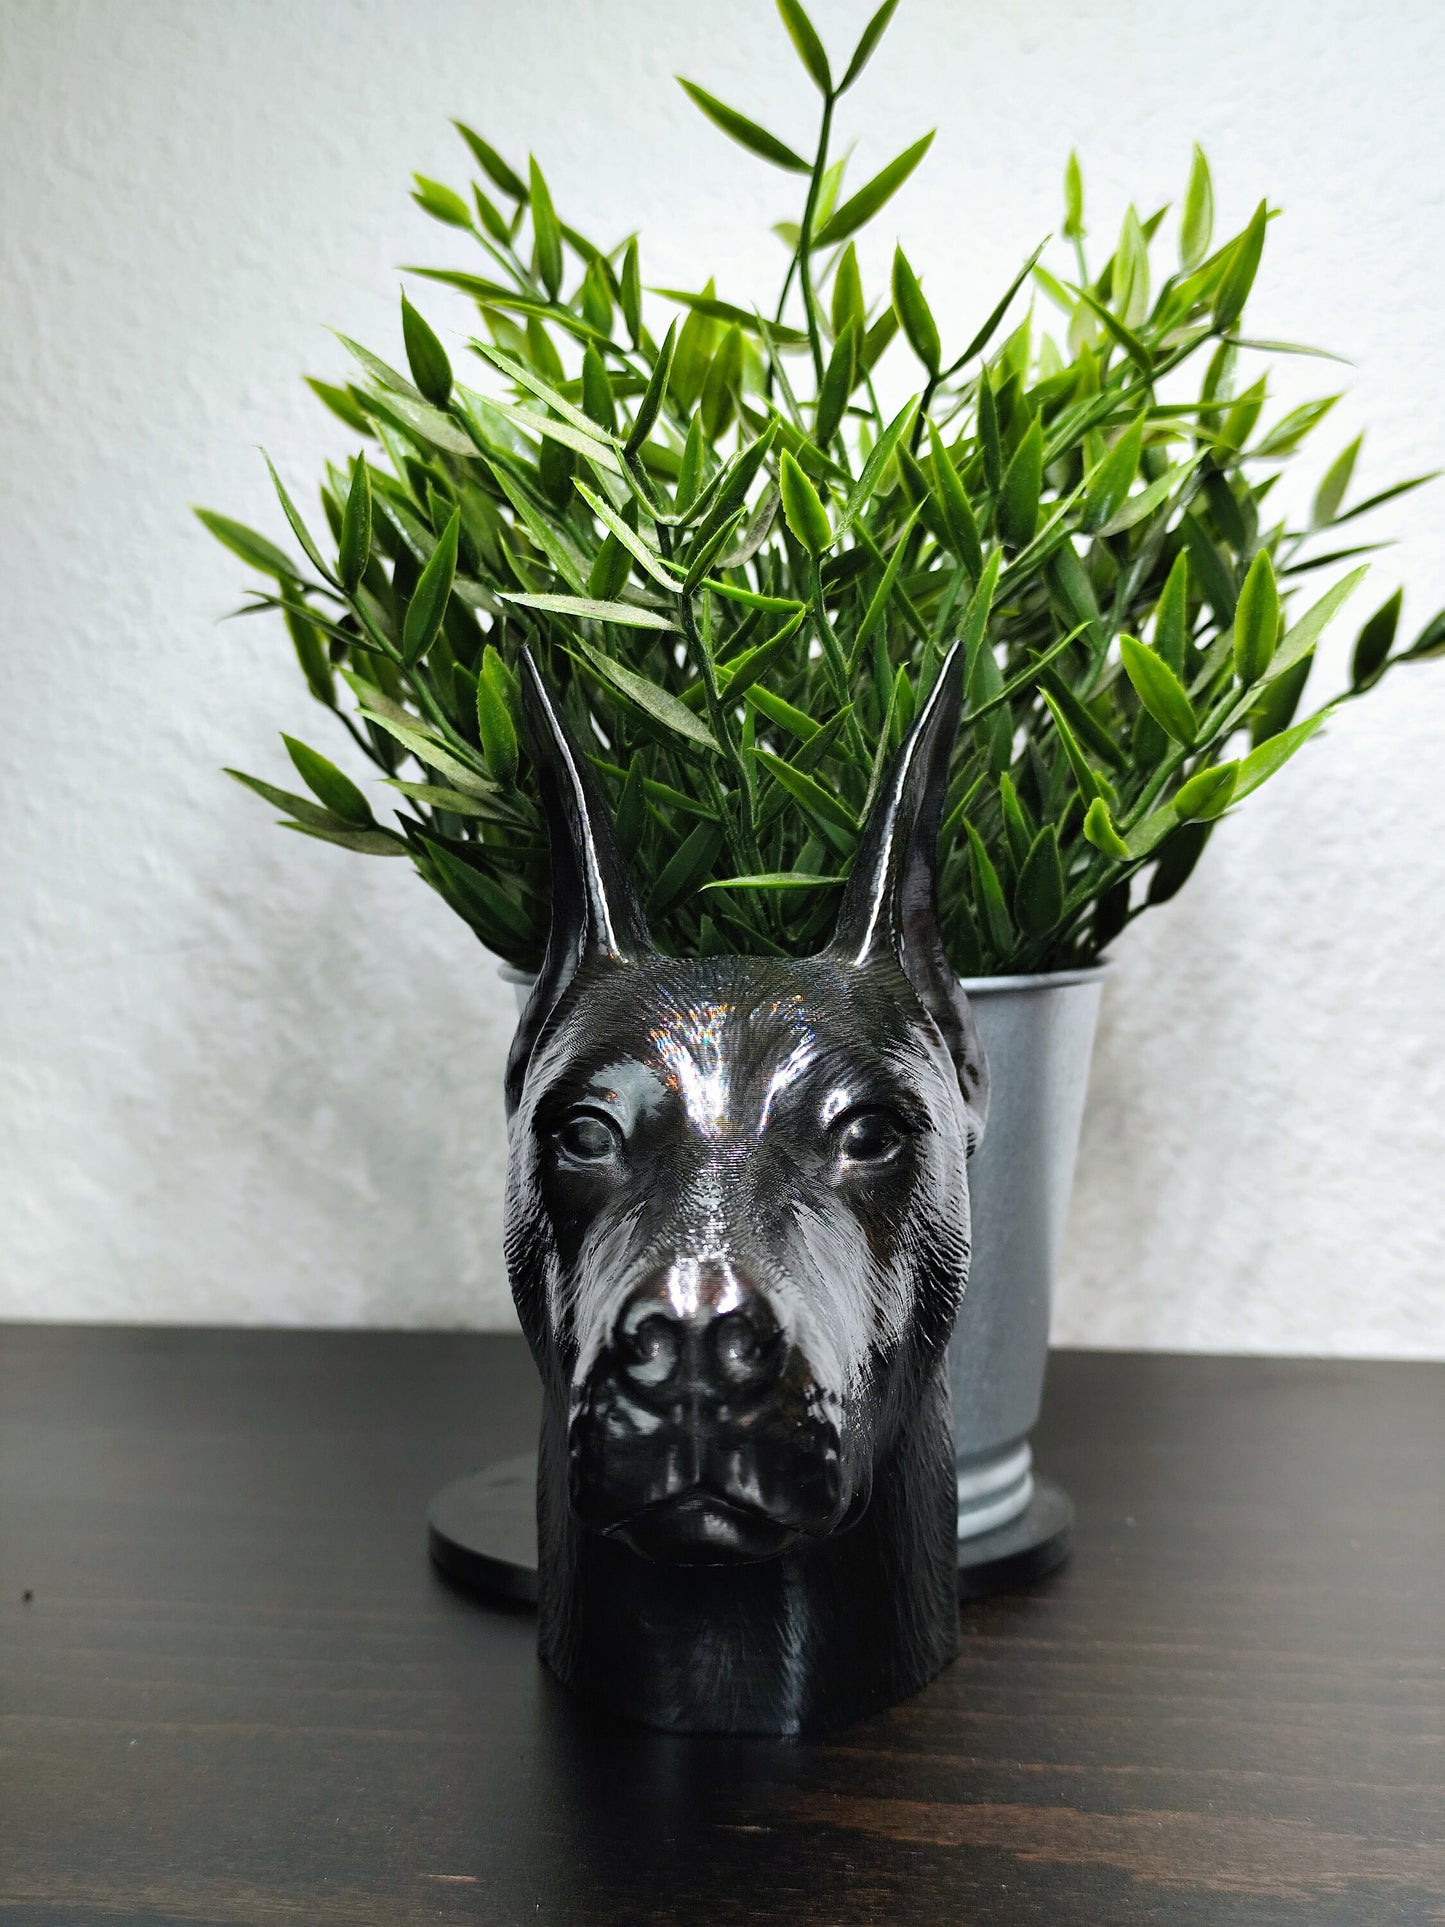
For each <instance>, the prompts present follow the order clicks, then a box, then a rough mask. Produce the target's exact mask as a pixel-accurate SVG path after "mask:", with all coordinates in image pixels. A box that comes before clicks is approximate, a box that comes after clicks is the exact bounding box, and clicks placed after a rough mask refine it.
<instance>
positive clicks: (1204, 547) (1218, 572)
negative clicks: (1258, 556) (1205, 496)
mask: <svg viewBox="0 0 1445 1927" xmlns="http://www.w3.org/2000/svg"><path fill="white" fill-rule="evenodd" d="M1179 526H1180V528H1181V529H1182V530H1183V532H1184V539H1185V541H1186V542H1187V543H1188V545H1189V559H1190V561H1191V562H1192V563H1193V564H1194V572H1195V574H1196V575H1197V576H1198V578H1199V583H1200V587H1201V588H1202V589H1203V590H1204V593H1205V595H1206V596H1207V597H1208V599H1209V606H1210V607H1211V608H1212V609H1213V611H1214V615H1215V620H1216V621H1217V622H1218V624H1219V626H1220V628H1221V629H1227V628H1229V626H1230V625H1231V624H1232V623H1233V621H1234V609H1235V603H1236V601H1237V599H1238V595H1237V591H1236V589H1235V585H1234V574H1233V571H1232V570H1231V569H1230V566H1229V564H1228V562H1227V561H1226V560H1225V558H1224V557H1223V556H1222V555H1221V554H1220V552H1219V550H1218V549H1217V548H1216V547H1215V546H1214V544H1213V542H1211V541H1210V539H1209V535H1208V533H1207V531H1206V530H1205V527H1204V524H1203V523H1202V522H1201V521H1200V520H1199V519H1198V517H1197V516H1195V515H1193V514H1192V513H1186V514H1185V515H1184V516H1182V517H1181V518H1180V523H1179Z"/></svg>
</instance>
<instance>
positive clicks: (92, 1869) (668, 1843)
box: [0, 1326, 1445, 1927]
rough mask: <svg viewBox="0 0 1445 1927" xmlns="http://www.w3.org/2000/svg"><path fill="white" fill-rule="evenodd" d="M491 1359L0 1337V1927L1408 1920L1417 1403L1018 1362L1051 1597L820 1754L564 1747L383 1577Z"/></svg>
mask: <svg viewBox="0 0 1445 1927" xmlns="http://www.w3.org/2000/svg"><path fill="white" fill-rule="evenodd" d="M535 1407H536V1399H535V1393H534V1388H533V1383H532V1377H531V1370H530V1367H529V1365H528V1363H527V1360H526V1358H525V1355H524V1353H523V1351H522V1349H521V1346H520V1344H518V1343H516V1342H514V1341H511V1340H508V1339H496V1338H490V1339H489V1338H478V1337H448V1336H441V1335H425V1336H421V1335H408V1336H397V1335H390V1334H377V1335H370V1334H368V1335H359V1334H358V1335H350V1334H331V1335H317V1334H312V1333H275V1332H270V1333H260V1332H247V1333H238V1332H227V1331H213V1332H192V1331H160V1330H152V1331H131V1330H76V1329H58V1328H50V1327H28V1328H27V1327H13V1326H12V1327H9V1328H4V1327H0V1920H3V1921H4V1922H6V1923H16V1922H24V1923H42V1922H43V1923H47V1927H49V1924H50V1923H54V1924H56V1927H59V1923H64V1927H81V1924H82V1923H88V1922H114V1921H117V1920H128V1921H134V1920H148V1921H149V1920H154V1921H168V1922H174V1921H195V1922H201V1921H205V1922H226V1923H245V1924H246V1927H252V1924H253V1923H255V1924H257V1927H261V1924H265V1923H273V1922H287V1923H296V1927H326V1924H328V1923H336V1927H371V1924H372V1923H374V1924H375V1927H404V1924H405V1923H410V1922H422V1921H442V1922H456V1921H497V1922H530V1921H543V1922H553V1921H569V1922H570V1921H575V1922H586V1923H589V1927H590V1923H594V1922H606V1921H641V1922H656V1923H659V1924H661V1927H677V1924H678V1923H686V1922H706V1923H714V1922H728V1921H741V1920H757V1921H808V1922H818V1923H828V1927H834V1924H835V1923H844V1922H855V1921H859V1922H861V1921H870V1922H871V1921H881V1922H890V1923H891V1922H894V1921H903V1922H910V1923H911V1922H920V1923H921V1922H934V1921H940V1922H941V1921H948V1922H959V1923H963V1922H995V1921H997V1922H1010V1921H1030V1922H1039V1923H1049V1924H1050V1927H1057V1924H1059V1923H1073V1922H1080V1923H1106V1922H1136V1921H1161V1922H1170V1921H1180V1922H1186V1921H1187V1922H1191V1923H1200V1922H1241V1921H1248V1922H1281V1923H1283V1922H1289V1923H1300V1924H1301V1927H1302V1924H1303V1923H1309V1927H1325V1923H1336V1922H1338V1923H1345V1922H1348V1923H1350V1927H1356V1924H1357V1923H1373V1922H1397V1921H1400V1922H1416V1921H1419V1922H1427V1921H1436V1922H1438V1921H1442V1920H1445V1850H1442V1847H1441V1845H1440V1843H1439V1833H1440V1823H1441V1818H1442V1804H1445V1803H1442V1794H1441V1786H1440V1782H1441V1779H1442V1773H1441V1751H1440V1747H1441V1734H1442V1729H1445V1717H1442V1686H1441V1673H1440V1669H1439V1661H1440V1658H1441V1633H1442V1599H1445V1564H1442V1533H1441V1525H1442V1518H1441V1473H1442V1466H1445V1435H1442V1424H1445V1373H1442V1372H1441V1371H1440V1370H1439V1369H1438V1368H1432V1367H1428V1366H1412V1365H1388V1364H1336V1363H1312V1362H1300V1361H1291V1362H1285V1361H1270V1360H1241V1359H1205V1358H1174V1357H1161V1356H1152V1357H1145V1356H1139V1357H1135V1356H1122V1355H1108V1354H1097V1353H1096V1354H1088V1353H1075V1354H1062V1355H1060V1356H1058V1357H1057V1358H1056V1359H1055V1360H1054V1363H1053V1367H1052V1376H1051V1382H1050V1388H1049V1397H1048V1410H1047V1415H1046V1419H1045V1422H1044V1425H1043V1428H1042V1431H1041V1434H1040V1438H1039V1441H1038V1445H1039V1456H1040V1459H1041V1461H1042V1463H1043V1464H1044V1465H1045V1466H1046V1467H1047V1468H1048V1469H1050V1470H1051V1471H1053V1472H1054V1473H1055V1474H1057V1475H1058V1476H1059V1477H1060V1478H1062V1479H1063V1480H1064V1481H1065V1482H1066V1483H1067V1484H1068V1485H1069V1487H1070V1489H1071V1490H1072V1492H1073V1494H1074V1496H1075V1498H1076V1499H1077V1501H1078V1506H1079V1532H1078V1550H1077V1552H1076V1554H1075V1557H1074V1560H1073V1563H1072V1564H1071V1565H1070V1566H1069V1567H1068V1568H1067V1569H1066V1570H1064V1571H1063V1572H1061V1573H1059V1574H1058V1575H1056V1576H1055V1577H1054V1578H1053V1579H1051V1580H1048V1581H1046V1582H1045V1583H1044V1584H1043V1585H1041V1586H1039V1587H1038V1588H1037V1589H1036V1590H1034V1591H1032V1592H1029V1593H1025V1594H1020V1595H1017V1596H1015V1597H1012V1598H1007V1599H999V1600H995V1601H993V1602H991V1603H989V1604H986V1605H983V1606H974V1607H970V1608H968V1609H967V1611H966V1613H965V1638H964V1651H963V1656H962V1658H961V1659H959V1661H958V1662H957V1664H956V1665H955V1666H953V1667H952V1668H951V1669H950V1671H949V1672H948V1673H947V1674H946V1675H945V1676H944V1677H943V1678H942V1679H941V1680H939V1681H938V1682H937V1683H936V1684H935V1685H934V1686H933V1687H931V1688H930V1689H929V1690H928V1691H927V1692H925V1693H924V1694H922V1695H921V1696H920V1697H919V1698H918V1699H916V1700H914V1701H912V1702H911V1703H910V1704H908V1705H906V1706H902V1707H899V1708H897V1709H895V1710H894V1711H893V1712H891V1713H889V1714H887V1715H885V1716H883V1717H881V1718H878V1719H874V1720H870V1721H868V1722H867V1723H866V1724H864V1725H861V1726H858V1727H855V1728H853V1729H851V1730H850V1731H848V1732H846V1733H844V1734H842V1735H840V1736H838V1737H837V1738H836V1739H835V1740H833V1741H832V1742H831V1743H830V1744H826V1745H807V1746H787V1745H775V1744H771V1743H765V1742H754V1741H749V1742H745V1743H744V1742H714V1741H700V1740H679V1739H668V1738H664V1737H660V1736H658V1735H654V1734H648V1733H645V1732H641V1731H637V1730H632V1729H626V1728H620V1727H616V1726H611V1725H608V1724H606V1723H604V1722H602V1721H600V1720H598V1719H595V1718H593V1717H592V1716H590V1715H588V1714H587V1713H585V1712H583V1711H582V1710H580V1709H578V1708H577V1707H576V1706H574V1705H573V1704H571V1703H570V1702H569V1701H568V1700H567V1698H566V1697H565V1696H564V1695H563V1693H562V1692H561V1690H560V1689H559V1688H557V1687H556V1686H555V1685H554V1684H553V1682H552V1681H551V1680H550V1679H549V1678H548V1677H547V1676H546V1675H545V1674H544V1673H543V1672H542V1671H541V1669H540V1668H539V1667H538V1665H537V1663H536V1661H535V1659H534V1657H533V1650H532V1639H533V1627H532V1621H531V1619H530V1617H529V1616H528V1615H527V1614H525V1613H522V1612H513V1613H509V1612H504V1611H496V1610H492V1609H489V1608H487V1607H484V1606H481V1605H478V1604H475V1603H473V1602H472V1601H471V1600H469V1599H467V1598H465V1597H463V1596H462V1595H460V1594H458V1593H456V1592H453V1591H451V1590H449V1589H448V1587H447V1585H446V1584H445V1583H444V1582H443V1581H442V1580H441V1579H440V1578H438V1577H437V1576H436V1575H435V1574H434V1573H433V1572H432V1571H431V1570H430V1569H429V1567H428V1565H427V1561H426V1557H425V1552H424V1531H423V1514H424V1508H425V1505H426V1501H427V1498H428V1496H429V1494H430V1493H431V1491H432V1490H433V1488H434V1487H436V1486H437V1485H439V1484H441V1483H442V1482H443V1481H445V1480H446V1479H448V1478H450V1477H452V1476H454V1475H455V1474H457V1473H459V1472H461V1471H464V1470H466V1469H468V1468H469V1467H471V1466H472V1465H474V1464H478V1463H480V1462H482V1461H484V1460H486V1459H488V1458H492V1457H500V1456H503V1455H505V1454H508V1453H511V1452H515V1451H517V1450H519V1449H521V1448H523V1447H524V1446H525V1445H526V1444H527V1443H528V1442H529V1439H530V1433H531V1430H532V1425H533V1419H534V1414H535Z"/></svg>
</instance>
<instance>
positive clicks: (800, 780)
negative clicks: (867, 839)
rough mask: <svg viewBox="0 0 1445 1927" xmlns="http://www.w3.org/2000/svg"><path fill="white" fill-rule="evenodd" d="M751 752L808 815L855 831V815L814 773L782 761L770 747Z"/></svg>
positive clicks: (856, 824) (852, 832) (851, 831)
mask: <svg viewBox="0 0 1445 1927" xmlns="http://www.w3.org/2000/svg"><path fill="white" fill-rule="evenodd" d="M755 754H756V756H757V759H758V761H759V762H760V763H761V764H762V766H763V768H764V769H765V770H767V772H768V774H769V775H770V776H771V777H772V778H773V779H774V781H775V782H777V783H779V784H781V785H782V787H783V788H784V789H785V790H786V791H787V792H788V794H789V796H791V797H792V798H793V800H794V801H795V802H797V803H801V804H802V806H803V808H804V809H805V810H807V811H808V813H809V815H811V816H814V817H816V818H818V819H819V820H820V821H822V822H824V823H831V824H833V825H834V827H835V828H837V829H842V830H847V831H848V832H849V833H850V835H853V836H856V835H857V833H858V819H857V818H856V817H855V816H854V815H853V813H852V811H851V810H850V809H849V808H848V806H847V804H846V803H844V802H842V801H841V799H840V798H838V797H836V796H835V795H834V794H833V792H832V791H831V790H829V789H825V788H824V787H823V785H822V784H821V783H820V782H819V781H818V779H817V778H816V777H815V776H809V775H807V774H806V772H805V771H803V770H800V769H795V768H794V767H793V765H792V764H791V763H788V762H784V760H783V758H782V757H781V756H774V755H773V753H772V751H771V750H766V749H759V750H757V751H756V752H755Z"/></svg>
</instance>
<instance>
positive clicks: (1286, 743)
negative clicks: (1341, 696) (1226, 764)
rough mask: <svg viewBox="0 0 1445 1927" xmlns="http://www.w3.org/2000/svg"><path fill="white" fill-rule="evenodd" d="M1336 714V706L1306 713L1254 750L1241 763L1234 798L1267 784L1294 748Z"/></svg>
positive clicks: (1303, 742) (1302, 743)
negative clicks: (1303, 716) (1289, 727)
mask: <svg viewBox="0 0 1445 1927" xmlns="http://www.w3.org/2000/svg"><path fill="white" fill-rule="evenodd" d="M1333 714H1334V710H1333V708H1330V709H1321V710H1319V711H1317V713H1316V714H1315V715H1313V716H1307V717H1306V718H1305V720H1304V721H1303V722H1302V723H1296V724H1295V726H1294V728H1293V729H1283V730H1281V731H1280V733H1279V734H1278V735H1277V736H1271V737H1270V738H1269V740H1268V742H1264V743H1261V744H1260V745H1259V747H1258V749H1252V750H1251V751H1250V752H1249V754H1248V756H1246V757H1245V759H1244V761H1243V762H1242V763H1241V764H1240V766H1239V780H1238V782H1237V783H1236V784H1235V786H1234V800H1235V802H1236V803H1237V802H1239V801H1241V800H1242V799H1243V798H1244V797H1246V796H1248V795H1249V793H1250V791H1251V790H1257V789H1258V788H1259V786H1260V784H1261V783H1267V782H1268V781H1269V779H1270V777H1271V776H1273V775H1274V773H1275V771H1276V770H1277V769H1281V768H1283V766H1284V765H1285V764H1286V763H1287V762H1288V761H1289V759H1290V757H1291V756H1293V755H1294V753H1295V751H1296V750H1297V749H1299V748H1301V747H1302V746H1303V745H1304V744H1305V743H1307V742H1308V741H1309V739H1310V737H1311V736H1313V735H1314V733H1315V731H1316V730H1317V729H1319V728H1320V727H1321V726H1322V725H1323V724H1324V723H1325V722H1327V721H1328V720H1329V718H1330V717H1331V716H1332V715H1333Z"/></svg>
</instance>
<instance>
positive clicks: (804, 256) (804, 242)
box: [798, 94, 833, 381]
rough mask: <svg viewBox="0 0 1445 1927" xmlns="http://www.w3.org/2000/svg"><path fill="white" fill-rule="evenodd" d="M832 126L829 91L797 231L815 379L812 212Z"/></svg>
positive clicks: (819, 347) (818, 349)
mask: <svg viewBox="0 0 1445 1927" xmlns="http://www.w3.org/2000/svg"><path fill="white" fill-rule="evenodd" d="M832 127H833V96H832V94H828V95H826V96H825V97H824V100H823V121H822V125H821V127H820V128H819V130H818V153H817V158H816V159H815V160H814V162H813V172H812V175H811V177H810V178H809V181H808V199H807V201H806V203H805V204H804V207H803V224H802V227H801V229H800V230H799V233H798V282H799V285H800V287H801V288H802V291H803V313H804V316H805V317H806V319H807V324H808V345H809V347H810V348H811V349H812V351H813V378H814V380H815V381H821V380H822V379H823V344H822V342H821V341H820V339H819V336H818V312H817V303H816V299H815V297H814V294H813V277H812V275H811V274H810V273H809V272H808V256H809V254H810V252H811V250H812V246H813V215H814V213H815V211H816V209H817V206H818V195H819V192H820V191H821V189H822V185H823V171H824V169H825V168H826V167H827V165H828V136H829V134H830V133H831V132H832Z"/></svg>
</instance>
